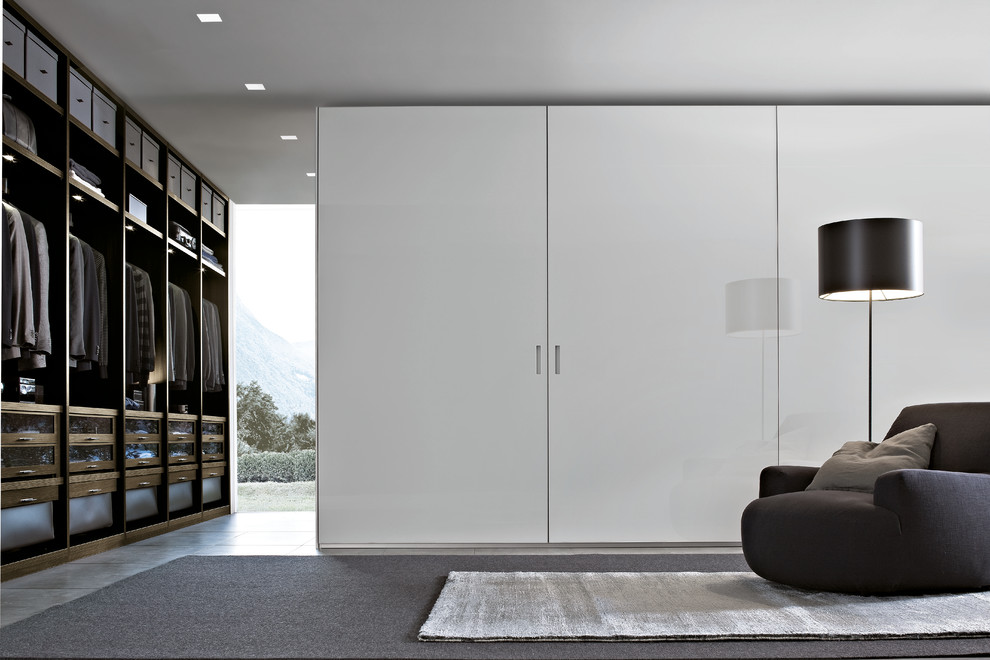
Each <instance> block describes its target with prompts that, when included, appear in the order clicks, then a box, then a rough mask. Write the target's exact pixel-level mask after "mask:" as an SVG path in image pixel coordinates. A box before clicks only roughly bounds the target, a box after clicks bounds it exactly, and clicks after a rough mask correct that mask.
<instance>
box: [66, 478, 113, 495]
mask: <svg viewBox="0 0 990 660" xmlns="http://www.w3.org/2000/svg"><path fill="white" fill-rule="evenodd" d="M115 490H117V480H116V479H101V480H100V481H84V482H82V483H78V484H69V497H89V496H90V495H101V494H103V493H112V492H114V491H115Z"/></svg>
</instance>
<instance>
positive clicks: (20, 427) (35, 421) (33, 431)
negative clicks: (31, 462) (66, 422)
mask: <svg viewBox="0 0 990 660" xmlns="http://www.w3.org/2000/svg"><path fill="white" fill-rule="evenodd" d="M0 420H2V422H0V426H2V430H3V435H4V440H7V439H8V436H29V437H31V438H39V437H41V436H46V435H48V436H52V439H54V436H55V434H56V433H57V428H58V426H57V420H56V416H55V415H54V414H51V413H13V412H5V413H3V414H2V415H0ZM11 439H13V438H11Z"/></svg>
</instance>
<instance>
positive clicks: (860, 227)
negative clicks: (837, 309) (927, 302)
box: [818, 218, 924, 302]
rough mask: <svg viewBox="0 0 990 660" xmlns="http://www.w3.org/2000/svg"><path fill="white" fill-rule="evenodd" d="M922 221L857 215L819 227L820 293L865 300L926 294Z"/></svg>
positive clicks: (833, 296)
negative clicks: (853, 218) (853, 217)
mask: <svg viewBox="0 0 990 660" xmlns="http://www.w3.org/2000/svg"><path fill="white" fill-rule="evenodd" d="M922 262H923V260H922V233H921V221H920V220H908V219H907V218H858V219H856V220H843V221H841V222H832V223H829V224H827V225H822V226H821V227H819V228H818V297H819V298H822V299H824V300H846V301H862V302H868V301H870V300H875V301H881V300H897V299H900V298H915V297H917V296H920V295H922V294H923V293H924V277H923V267H922Z"/></svg>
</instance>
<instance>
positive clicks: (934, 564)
mask: <svg viewBox="0 0 990 660" xmlns="http://www.w3.org/2000/svg"><path fill="white" fill-rule="evenodd" d="M873 502H874V504H876V505H877V506H878V507H883V508H885V509H887V510H890V511H893V512H894V513H895V514H897V517H898V519H899V520H900V524H901V536H902V538H903V539H904V545H905V548H906V551H907V552H908V553H910V556H911V557H912V565H914V566H924V567H925V571H926V572H927V574H928V575H930V577H931V579H932V580H933V584H940V585H942V587H943V588H970V589H972V588H982V587H987V586H990V552H987V548H990V507H988V506H987V502H990V474H978V473H972V472H948V471H944V470H893V471H892V472H887V473H885V474H882V475H880V477H879V478H878V479H877V481H876V486H875V488H874V490H873Z"/></svg>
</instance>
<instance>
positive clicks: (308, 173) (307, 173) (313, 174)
mask: <svg viewBox="0 0 990 660" xmlns="http://www.w3.org/2000/svg"><path fill="white" fill-rule="evenodd" d="M306 176H316V172H306Z"/></svg>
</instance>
